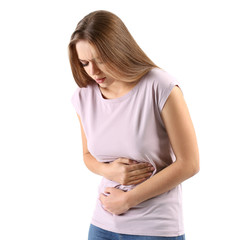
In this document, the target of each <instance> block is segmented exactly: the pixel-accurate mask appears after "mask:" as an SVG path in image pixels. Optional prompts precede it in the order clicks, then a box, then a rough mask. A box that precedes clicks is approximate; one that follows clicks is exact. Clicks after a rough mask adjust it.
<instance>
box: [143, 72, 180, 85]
mask: <svg viewBox="0 0 248 240" xmlns="http://www.w3.org/2000/svg"><path fill="white" fill-rule="evenodd" d="M146 79H147V81H148V82H150V83H152V84H155V86H160V87H165V88H166V87H169V86H170V84H172V83H178V81H177V79H176V78H175V77H173V76H172V75H170V74H169V73H168V72H166V71H165V70H163V69H161V68H154V69H152V70H151V71H150V72H149V73H148V74H147V77H146Z"/></svg>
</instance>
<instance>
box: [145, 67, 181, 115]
mask: <svg viewBox="0 0 248 240" xmlns="http://www.w3.org/2000/svg"><path fill="white" fill-rule="evenodd" d="M145 82H146V88H147V91H148V92H150V93H152V95H153V97H154V99H155V101H156V104H157V105H158V107H159V110H160V111H161V110H162V108H163V106H164V104H165V102H166V101H167V99H168V97H169V95H170V93H171V91H172V89H173V88H174V86H176V85H177V86H179V83H178V81H177V80H176V78H175V77H173V76H172V75H170V74H169V73H168V72H166V71H164V70H163V69H160V68H154V69H152V70H151V71H150V72H149V73H148V74H147V76H146V78H145Z"/></svg>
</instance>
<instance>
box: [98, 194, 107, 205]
mask: <svg viewBox="0 0 248 240" xmlns="http://www.w3.org/2000/svg"><path fill="white" fill-rule="evenodd" d="M106 197H107V196H106V195H104V194H103V193H101V194H100V196H99V200H100V202H101V203H102V204H104V201H105V198H106Z"/></svg>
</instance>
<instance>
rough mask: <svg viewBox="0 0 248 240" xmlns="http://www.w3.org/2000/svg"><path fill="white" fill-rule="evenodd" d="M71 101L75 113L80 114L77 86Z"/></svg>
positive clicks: (78, 89)
mask: <svg viewBox="0 0 248 240" xmlns="http://www.w3.org/2000/svg"><path fill="white" fill-rule="evenodd" d="M71 103H72V105H73V106H74V108H75V110H76V112H77V114H79V115H80V88H77V89H76V91H75V92H74V93H73V95H72V98H71Z"/></svg>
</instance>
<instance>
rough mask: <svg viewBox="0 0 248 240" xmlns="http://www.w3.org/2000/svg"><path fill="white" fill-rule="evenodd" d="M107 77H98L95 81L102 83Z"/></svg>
mask: <svg viewBox="0 0 248 240" xmlns="http://www.w3.org/2000/svg"><path fill="white" fill-rule="evenodd" d="M105 79H106V77H104V78H98V79H96V80H95V81H96V82H97V83H98V84H101V83H103V82H104V81H105Z"/></svg>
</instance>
